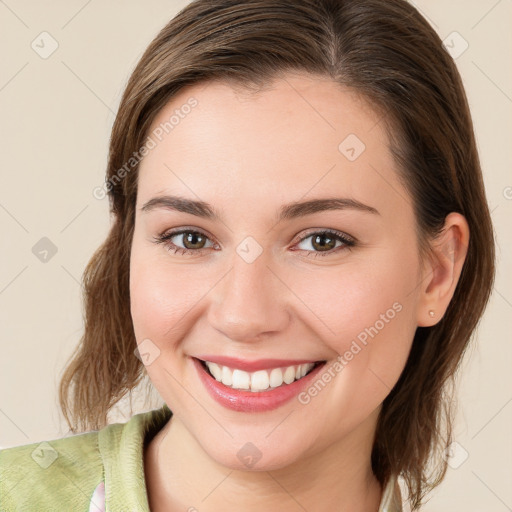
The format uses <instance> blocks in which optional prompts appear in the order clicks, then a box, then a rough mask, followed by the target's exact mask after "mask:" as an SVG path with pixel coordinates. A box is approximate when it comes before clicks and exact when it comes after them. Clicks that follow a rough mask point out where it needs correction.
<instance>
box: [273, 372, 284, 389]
mask: <svg viewBox="0 0 512 512" xmlns="http://www.w3.org/2000/svg"><path fill="white" fill-rule="evenodd" d="M282 384H283V372H282V371H281V368H274V369H273V370H272V371H271V372H270V387H272V388H277V387H279V386H281V385H282Z"/></svg>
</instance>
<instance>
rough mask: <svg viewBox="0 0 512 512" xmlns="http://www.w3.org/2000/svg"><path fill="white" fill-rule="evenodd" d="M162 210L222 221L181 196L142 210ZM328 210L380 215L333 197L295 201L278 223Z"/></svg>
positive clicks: (285, 207)
mask: <svg viewBox="0 0 512 512" xmlns="http://www.w3.org/2000/svg"><path fill="white" fill-rule="evenodd" d="M158 208H162V209H165V210H173V211H178V212H183V213H189V214H191V215H196V216H197V217H202V218H205V219H210V220H220V219H221V215H220V213H219V212H218V211H217V210H216V209H215V208H214V207H213V206H212V205H210V204H209V203H206V202H204V201H197V200H193V199H186V198H184V197H179V196H158V197H154V198H153V199H150V200H149V201H148V202H147V203H145V204H144V205H143V206H142V207H141V208H140V209H141V211H143V212H149V211H151V210H155V209H158ZM327 210H357V211H362V212H367V213H372V214H375V215H380V212H379V211H378V210H377V209H375V208H373V207H372V206H368V205H366V204H364V203H361V202H360V201H357V200H356V199H349V198H341V197H332V198H322V199H310V200H307V201H295V202H292V203H288V204H285V205H283V206H282V207H281V208H280V209H279V214H278V217H277V219H278V222H280V221H282V220H291V219H296V218H299V217H304V216H306V215H312V214H313V213H317V212H322V211H327Z"/></svg>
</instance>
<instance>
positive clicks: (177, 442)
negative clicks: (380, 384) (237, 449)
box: [144, 416, 382, 512]
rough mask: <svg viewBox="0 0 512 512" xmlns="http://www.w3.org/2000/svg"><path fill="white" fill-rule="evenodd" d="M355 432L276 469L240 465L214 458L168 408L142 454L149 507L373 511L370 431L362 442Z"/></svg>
mask: <svg viewBox="0 0 512 512" xmlns="http://www.w3.org/2000/svg"><path fill="white" fill-rule="evenodd" d="M371 419H372V420H373V421H372V422H371V423H372V427H373V431H374V429H375V421H376V417H375V418H373V417H372V418H371ZM358 430H359V432H358V433H357V434H354V436H355V437H358V436H360V430H361V429H358ZM354 436H348V437H347V438H344V439H342V440H340V441H339V442H337V443H335V444H333V445H330V446H328V447H327V448H326V449H324V450H323V451H321V452H319V453H316V454H314V455H311V456H309V457H307V458H302V459H300V460H298V461H295V462H293V463H292V464H290V465H288V466H286V467H283V468H280V469H272V470H268V471H266V470H259V471H241V470H234V469H231V468H228V467H226V466H223V465H221V464H218V463H217V462H216V461H215V460H213V459H212V458H211V457H210V456H209V455H208V454H207V453H206V452H205V451H204V450H203V449H202V447H201V446H200V445H199V444H198V443H197V441H196V439H195V438H194V437H193V436H192V435H191V434H190V432H189V431H188V430H187V429H186V427H185V426H184V425H183V424H182V423H181V422H180V421H179V419H178V418H177V417H174V416H173V417H172V418H171V420H170V421H169V422H168V423H167V424H166V425H165V427H164V428H163V429H162V430H161V431H160V432H159V433H158V434H157V435H156V436H155V437H154V438H153V439H152V440H151V442H150V443H149V444H148V446H147V448H146V452H145V456H144V464H145V476H146V486H147V491H148V499H149V504H150V509H151V511H152V512H160V511H164V510H166V511H175V510H176V511H178V510H180V511H183V510H190V511H195V510H198V511H201V512H214V511H219V510H222V511H232V510H233V511H234V510H244V511H247V512H261V510H279V511H280V512H291V511H297V510H307V511H308V512H316V511H318V512H323V511H330V510H337V511H340V512H349V511H350V512H368V511H372V512H377V510H378V508H379V503H380V499H381V494H382V489H381V487H380V484H379V482H378V481H377V479H376V477H375V475H374V474H373V472H372V470H371V462H370V461H371V459H370V456H371V448H372V443H371V442H368V440H373V435H371V436H368V435H366V436H364V439H366V442H363V443H362V442H361V439H354Z"/></svg>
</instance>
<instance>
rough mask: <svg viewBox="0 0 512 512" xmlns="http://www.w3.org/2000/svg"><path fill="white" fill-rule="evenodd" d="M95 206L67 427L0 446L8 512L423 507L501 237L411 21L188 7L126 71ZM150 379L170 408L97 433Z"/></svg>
mask: <svg viewBox="0 0 512 512" xmlns="http://www.w3.org/2000/svg"><path fill="white" fill-rule="evenodd" d="M107 193H108V195H109V198H110V200H111V210H112V214H113V219H114V222H113V225H112V228H111V231H110V234H109V236H108V238H107V240H106V241H105V243H104V244H103V245H102V246H101V247H100V248H99V250H98V251H97V253H96V254H95V255H94V257H93V258H92V260H91V261H90V263H89V265H88V267H87V269H86V272H85V276H84V284H85V287H86V325H85V333H84V336H83V339H82V341H81V344H80V347H79V349H78V351H77V353H76V354H75V356H74V358H73V360H72V361H71V362H70V365H69V367H68V368H67V371H66V373H65V374H64V376H63V379H62V382H61V389H60V391H61V395H60V396H61V404H62V409H63V412H64V415H65V417H66V419H67V421H68V423H69V425H70V427H71V430H72V432H74V433H75V434H79V435H74V436H71V437H66V438H62V439H58V440H54V441H51V442H48V443H39V444H37V445H35V444H34V445H26V446H21V447H16V448H11V449H8V450H4V451H2V452H1V453H0V466H1V483H0V498H1V504H2V509H6V510H90V511H92V510H115V511H118V510H130V511H132V510H136V511H147V510H152V511H153V512H155V511H156V512H160V511H164V510H165V511H186V510H188V511H195V510H197V511H200V512H203V511H231V510H244V511H256V510H258V511H260V510H279V511H296V510H297V511H298V510H307V511H310V512H313V511H332V510H336V511H350V512H368V511H374V512H377V511H381V512H382V511H388V512H391V511H399V510H402V502H403V500H405V496H404V497H402V496H401V493H400V489H399V487H398V485H397V478H399V477H400V478H402V479H403V481H404V488H405V489H406V490H407V494H408V496H407V499H408V501H409V502H410V504H411V507H412V508H413V509H419V507H420V505H421V503H422V500H423V498H424V496H425V494H426V493H427V492H429V491H430V490H431V489H432V488H433V487H434V486H435V485H437V484H438V483H439V482H440V481H441V480H442V478H443V476H444V473H445V470H446V460H445V457H444V456H443V455H444V450H445V449H446V447H447V446H448V445H449V444H450V442H451V437H450V434H451V430H450V418H451V416H450V410H449V407H447V406H448V404H449V403H450V401H449V398H450V397H449V396H448V397H447V394H446V391H447V386H448V385H449V384H450V382H451V379H452V377H453V375H454V372H455V370H456V368H457V367H458V364H459V362H460V360H461V357H462V355H463V353H464V350H465V348H466V346H467V344H468V341H469V340H470V337H471V335H472V333H473V331H474V329H475V327H476V325H477V324H478V321H479V319H480V317H481V315H482V313H483V311H484V309H485V306H486V303H487V301H488V298H489V295H490V292H491V289H492V282H493V278H494V241H493V231H492V225H491V220H490V215H489V211H488V206H487V203H486V199H485V191H484V186H483V182H482V175H481V169H480V165H479V159H478V154H477V150H476V144H475V138H474V134H473V128H472V122H471V117H470V112H469V109H468V104H467V100H466V96H465V93H464V89H463V86H462V83H461V79H460V76H459V74H458V72H457V69H456V67H455V64H454V62H453V61H452V59H451V57H450V56H449V54H448V53H447V52H446V51H445V49H444V48H443V46H442V42H441V41H440V39H439V37H438V36H437V35H436V33H435V32H434V30H433V29H432V28H431V27H430V26H429V24H428V23H427V22H426V21H425V20H424V19H423V18H422V16H421V15H420V14H419V13H418V12H417V11H416V10H415V9H414V7H412V6H411V5H410V4H408V3H407V2H405V1H403V0H391V1H390V0H386V1H384V0H293V1H292V0H279V1H275V0H272V1H271V0H254V1H253V0H247V1H233V0H213V1H212V0H197V1H195V2H192V3H191V4H190V5H188V6H187V7H186V8H185V9H184V10H183V11H181V12H180V13H179V14H178V15H177V16H176V17H175V18H174V19H173V20H172V21H171V22H170V23H169V24H168V25H167V26H166V27H165V28H164V29H163V30H162V31H161V32H160V34H158V36H157V37H156V39H155V40H154V41H153V42H152V43H151V45H150V46H149V48H148V49H147V51H146V52H145V54H144V55H143V57H142V58H141V60H140V62H139V64H138V66H137V67H136V69H135V71H134V72H133V74H132V76H131V79H130V81H129V83H128V85H127V88H126V91H125V93H124V96H123V98H122V101H121V105H120V107H119V112H118V114H117V117H116V121H115V124H114V127H113V131H112V137H111V141H110V155H109V163H108V169H107V177H106V182H105V185H104V187H101V188H99V189H97V190H95V195H96V196H97V197H99V196H101V195H102V194H107ZM134 352H135V354H134ZM144 372H147V374H148V375H149V378H150V380H151V382H152V384H153V385H154V387H155V388H156V390H157V391H158V393H159V394H160V396H161V397H162V398H163V400H164V402H165V405H164V406H163V407H162V408H160V409H157V410H155V411H151V412H149V413H144V414H138V415H135V416H134V417H133V418H132V419H131V420H130V421H128V422H127V423H125V424H115V425H108V426H107V413H108V411H109V410H110V409H111V408H112V406H113V405H114V404H115V403H117V402H118V401H119V399H120V398H121V397H122V396H124V395H125V394H126V393H127V392H130V391H131V390H132V389H133V388H134V387H135V386H136V385H137V383H138V382H139V381H140V379H141V378H142V377H143V376H144ZM86 431H89V432H86ZM429 468H430V471H428V470H429ZM432 468H433V469H432Z"/></svg>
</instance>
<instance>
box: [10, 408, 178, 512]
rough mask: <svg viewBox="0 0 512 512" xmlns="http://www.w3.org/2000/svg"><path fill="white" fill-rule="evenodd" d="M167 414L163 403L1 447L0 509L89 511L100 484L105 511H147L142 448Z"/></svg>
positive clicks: (169, 413)
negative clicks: (118, 419) (99, 424)
mask: <svg viewBox="0 0 512 512" xmlns="http://www.w3.org/2000/svg"><path fill="white" fill-rule="evenodd" d="M171 415H172V413H171V411H170V410H169V408H168V407H167V406H166V405H164V406H163V407H162V408H160V409H156V410H152V411H149V412H146V413H141V414H136V415H135V416H132V417H131V419H130V420H129V421H128V422H126V423H113V424H110V425H107V426H106V427H104V428H103V429H101V430H99V431H93V432H87V433H83V434H75V435H71V436H67V437H62V438H60V439H54V440H52V441H43V442H39V443H32V444H27V445H23V446H16V447H14V448H7V449H4V450H0V512H11V511H14V510H16V511H17V510H37V511H55V510H84V511H86V510H90V508H89V507H92V504H93V503H94V504H95V502H96V497H97V494H95V491H96V489H98V488H99V487H102V486H100V484H102V483H103V484H104V487H103V489H105V492H106V501H107V504H109V507H110V509H112V510H118V509H119V510H120V509H121V508H123V507H126V506H128V505H129V507H128V509H130V510H132V509H133V510H148V508H147V505H146V503H147V497H146V488H145V481H144V470H143V465H144V461H143V446H144V443H145V441H146V440H147V439H148V438H149V437H151V436H153V435H155V433H156V432H158V430H159V429H160V428H162V426H163V425H164V424H165V422H166V421H167V420H168V419H169V418H170V416H171ZM93 497H94V499H93ZM93 509H94V510H96V508H94V507H92V508H91V510H93Z"/></svg>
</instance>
